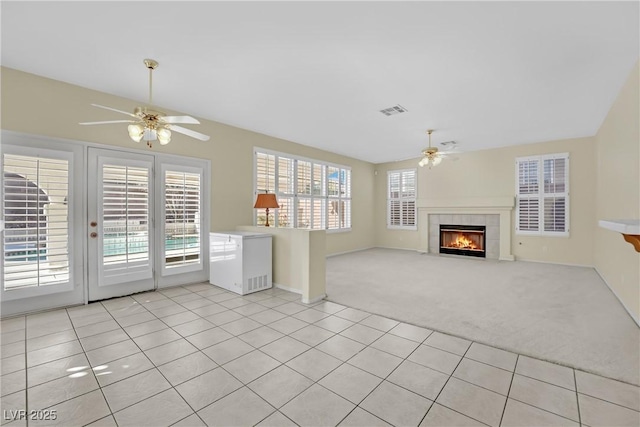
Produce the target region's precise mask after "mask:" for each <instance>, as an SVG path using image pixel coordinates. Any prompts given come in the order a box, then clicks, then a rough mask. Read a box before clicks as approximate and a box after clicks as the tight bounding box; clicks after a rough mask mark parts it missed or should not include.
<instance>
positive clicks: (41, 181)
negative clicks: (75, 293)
mask: <svg viewBox="0 0 640 427" xmlns="http://www.w3.org/2000/svg"><path fill="white" fill-rule="evenodd" d="M59 156H60V158H53V156H52V157H51V158H48V157H36V156H27V155H14V154H4V155H3V156H2V170H3V173H2V190H3V194H4V197H3V200H2V203H3V205H2V209H3V217H4V221H5V231H4V233H3V242H2V254H3V276H2V278H3V286H4V289H3V290H4V291H13V290H18V289H24V288H35V289H39V288H43V287H52V286H53V285H62V284H64V285H68V284H70V283H71V277H70V262H69V258H70V238H69V234H70V233H69V222H70V218H69V217H70V213H69V205H68V201H69V169H70V158H69V157H67V158H64V157H65V154H60V155H59Z"/></svg>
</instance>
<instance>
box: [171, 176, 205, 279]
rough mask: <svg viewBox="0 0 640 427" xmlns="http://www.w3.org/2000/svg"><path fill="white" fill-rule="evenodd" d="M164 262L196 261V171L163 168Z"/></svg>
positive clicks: (173, 263)
mask: <svg viewBox="0 0 640 427" xmlns="http://www.w3.org/2000/svg"><path fill="white" fill-rule="evenodd" d="M164 183H165V189H164V193H165V217H164V233H165V265H166V266H167V268H172V267H177V266H182V265H187V264H192V263H195V264H199V263H200V174H199V173H187V172H180V171H170V170H168V171H165V173H164Z"/></svg>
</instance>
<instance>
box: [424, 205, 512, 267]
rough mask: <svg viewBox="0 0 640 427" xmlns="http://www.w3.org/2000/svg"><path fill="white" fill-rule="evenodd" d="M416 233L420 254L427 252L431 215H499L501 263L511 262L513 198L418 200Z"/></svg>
mask: <svg viewBox="0 0 640 427" xmlns="http://www.w3.org/2000/svg"><path fill="white" fill-rule="evenodd" d="M416 205H417V207H418V232H419V234H420V248H419V251H421V252H429V237H428V236H429V226H430V225H429V215H433V214H452V215H456V214H467V215H468V214H471V215H473V214H476V215H491V214H497V215H500V256H499V259H500V260H502V261H513V260H514V256H513V253H512V251H511V234H512V226H511V216H512V212H513V209H514V207H515V198H514V197H493V198H482V199H479V198H456V199H418V200H417V201H416Z"/></svg>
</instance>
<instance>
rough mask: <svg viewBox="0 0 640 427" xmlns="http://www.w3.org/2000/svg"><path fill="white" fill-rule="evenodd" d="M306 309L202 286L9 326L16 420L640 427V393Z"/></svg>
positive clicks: (6, 402)
mask: <svg viewBox="0 0 640 427" xmlns="http://www.w3.org/2000/svg"><path fill="white" fill-rule="evenodd" d="M297 301H299V296H298V295H295V294H292V293H288V292H285V291H282V290H278V289H271V290H267V291H263V292H260V293H256V294H251V295H247V296H245V297H240V296H238V295H236V294H233V293H229V292H227V291H224V290H222V289H219V288H217V287H214V286H211V285H209V284H198V285H190V286H184V287H176V288H171V289H165V290H161V291H159V292H149V293H144V294H137V295H133V296H132V297H124V298H118V299H113V300H107V301H103V302H102V303H93V304H90V305H88V306H82V307H74V308H69V309H66V310H65V309H61V310H55V311H50V312H46V313H41V314H35V315H30V316H21V317H16V318H11V319H6V320H2V322H1V324H0V325H1V328H0V330H1V333H2V336H1V338H0V339H1V341H0V342H1V344H2V347H1V355H2V361H1V365H2V377H1V379H0V381H1V387H0V388H1V392H2V394H1V395H2V397H1V400H0V407H1V408H0V410H1V412H2V420H1V423H2V425H10V426H18V425H27V421H26V420H25V419H24V417H21V416H20V414H21V413H20V412H17V411H19V410H27V411H28V412H27V414H28V415H32V416H34V417H35V418H37V417H40V418H43V417H46V416H49V418H51V416H52V414H54V413H55V417H56V419H55V420H30V421H29V422H28V424H29V425H64V426H73V425H92V426H114V425H118V426H146V425H148V426H164V425H167V426H168V425H176V426H203V425H221V426H251V425H261V426H294V425H313V426H332V425H342V426H387V425H394V426H421V427H422V426H476V425H477V426H482V425H490V426H498V425H502V426H543V425H544V426H547V425H548V426H573V425H575V426H577V425H581V424H582V425H585V426H590V427H595V426H638V425H640V388H638V387H636V386H633V385H629V384H625V383H621V382H618V381H613V380H610V379H607V378H603V377H599V376H596V375H592V374H589V373H585V372H581V371H577V370H573V369H570V368H567V367H563V366H559V365H554V364H551V363H548V362H544V361H541V360H537V359H532V358H529V357H526V356H521V355H517V354H513V353H509V352H506V351H503V350H499V349H495V348H492V347H488V346H484V345H482V344H478V343H475V342H470V341H467V340H464V339H461V338H457V337H453V336H450V335H446V334H443V333H439V332H432V331H430V330H428V329H424V328H419V327H416V326H412V325H408V324H402V323H399V322H396V321H394V320H392V319H387V318H384V317H381V316H378V315H375V314H369V313H365V312H362V311H358V310H355V309H353V308H348V307H344V306H341V305H338V304H334V303H331V302H326V301H325V302H321V303H318V304H314V305H312V306H309V305H304V304H301V303H299V302H297ZM12 418H22V419H14V420H13V421H12Z"/></svg>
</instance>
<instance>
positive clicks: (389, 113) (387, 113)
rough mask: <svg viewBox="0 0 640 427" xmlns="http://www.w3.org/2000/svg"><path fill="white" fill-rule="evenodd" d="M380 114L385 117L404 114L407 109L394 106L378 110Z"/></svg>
mask: <svg viewBox="0 0 640 427" xmlns="http://www.w3.org/2000/svg"><path fill="white" fill-rule="evenodd" d="M380 112H381V113H382V114H384V115H385V116H393V115H395V114H400V113H406V112H407V109H406V108H404V107H403V106H402V105H400V104H398V105H394V106H393V107H390V108H385V109H384V110H380Z"/></svg>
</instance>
